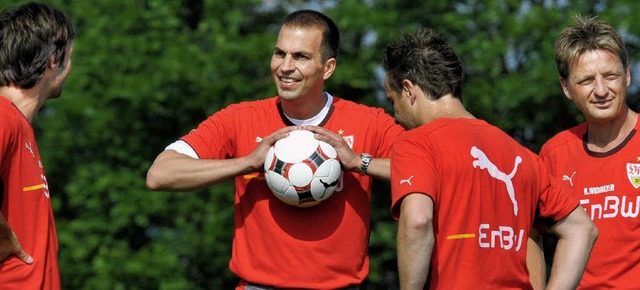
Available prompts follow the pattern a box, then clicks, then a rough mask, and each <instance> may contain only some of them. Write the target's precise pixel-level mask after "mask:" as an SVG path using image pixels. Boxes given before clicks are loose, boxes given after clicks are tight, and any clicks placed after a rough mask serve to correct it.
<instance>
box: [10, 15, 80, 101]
mask: <svg viewBox="0 0 640 290" xmlns="http://www.w3.org/2000/svg"><path fill="white" fill-rule="evenodd" d="M74 38H75V30H74V29H73V25H72V24H71V21H70V20H69V18H68V17H67V16H66V15H65V14H64V13H63V12H62V11H60V10H58V9H56V8H53V7H51V6H49V5H46V4H42V3H35V2H30V3H27V4H24V5H21V6H18V7H15V8H9V9H5V10H2V11H1V12H0V84H1V85H2V86H9V85H16V86H18V87H20V88H25V89H28V88H31V87H33V86H34V85H35V84H36V83H37V82H38V81H39V80H40V79H41V78H42V75H43V74H44V71H45V70H46V68H47V65H48V64H49V60H50V57H51V56H52V55H53V56H54V58H55V61H56V63H60V64H62V63H64V61H65V58H66V57H69V56H67V55H66V51H67V47H68V45H70V44H71V43H72V42H73V39H74Z"/></svg>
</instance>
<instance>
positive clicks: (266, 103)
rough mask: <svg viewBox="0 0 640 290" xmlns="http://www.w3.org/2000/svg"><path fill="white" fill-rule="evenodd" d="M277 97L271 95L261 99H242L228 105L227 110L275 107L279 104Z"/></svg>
mask: <svg viewBox="0 0 640 290" xmlns="http://www.w3.org/2000/svg"><path fill="white" fill-rule="evenodd" d="M277 100H278V98H277V97H271V98H267V99H261V100H252V101H242V102H239V103H233V104H230V105H228V106H227V107H226V108H225V110H232V111H243V110H254V111H255V110H263V109H264V108H268V107H275V105H276V104H277Z"/></svg>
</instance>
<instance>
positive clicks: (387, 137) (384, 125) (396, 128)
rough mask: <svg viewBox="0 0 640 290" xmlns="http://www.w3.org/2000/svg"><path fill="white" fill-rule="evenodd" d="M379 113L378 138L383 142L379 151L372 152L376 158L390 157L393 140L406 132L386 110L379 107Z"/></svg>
mask: <svg viewBox="0 0 640 290" xmlns="http://www.w3.org/2000/svg"><path fill="white" fill-rule="evenodd" d="M378 113H379V114H378V118H377V123H378V126H377V128H379V130H378V134H380V137H379V138H378V140H381V142H380V146H378V150H377V152H371V154H372V155H373V156H374V157H376V158H389V156H390V155H391V147H392V146H393V142H394V141H395V140H396V139H397V138H398V136H400V134H401V133H402V132H404V128H402V127H401V126H400V125H398V124H396V122H395V120H394V119H393V117H391V116H390V115H389V114H387V113H386V112H384V110H382V109H378Z"/></svg>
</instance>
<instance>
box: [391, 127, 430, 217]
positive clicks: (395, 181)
mask: <svg viewBox="0 0 640 290" xmlns="http://www.w3.org/2000/svg"><path fill="white" fill-rule="evenodd" d="M421 141H424V140H421ZM436 168H437V160H436V158H435V156H434V153H433V151H431V150H426V149H425V148H424V147H423V146H421V145H419V144H418V143H416V142H412V140H410V139H407V138H400V139H398V141H397V142H395V144H394V146H393V149H392V150H391V215H392V216H393V218H394V219H396V220H397V219H398V218H399V217H400V203H401V201H402V199H403V198H404V197H405V196H407V195H409V194H412V193H422V194H425V195H428V196H429V197H431V199H433V201H434V203H437V202H438V196H437V193H438V192H437V191H438V182H437V181H438V176H439V175H438V173H437V169H436Z"/></svg>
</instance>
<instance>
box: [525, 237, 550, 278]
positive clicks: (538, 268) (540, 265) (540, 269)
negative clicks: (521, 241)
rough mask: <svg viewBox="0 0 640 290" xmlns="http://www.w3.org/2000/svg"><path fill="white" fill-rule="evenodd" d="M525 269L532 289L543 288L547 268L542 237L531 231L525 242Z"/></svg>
mask: <svg viewBox="0 0 640 290" xmlns="http://www.w3.org/2000/svg"><path fill="white" fill-rule="evenodd" d="M527 268H529V275H530V279H531V285H533V289H535V290H541V289H544V287H545V279H546V276H547V266H546V264H545V261H544V251H543V248H542V235H540V233H539V232H538V231H537V230H536V229H532V230H531V233H530V234H529V239H528V240H527Z"/></svg>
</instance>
